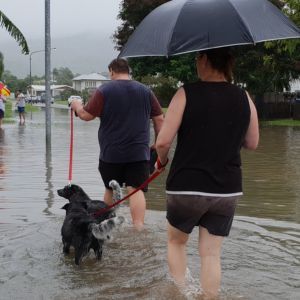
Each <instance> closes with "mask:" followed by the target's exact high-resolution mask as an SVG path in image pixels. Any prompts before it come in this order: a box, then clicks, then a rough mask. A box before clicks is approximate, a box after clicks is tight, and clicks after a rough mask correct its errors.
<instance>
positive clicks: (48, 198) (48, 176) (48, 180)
mask: <svg viewBox="0 0 300 300" xmlns="http://www.w3.org/2000/svg"><path fill="white" fill-rule="evenodd" d="M45 164H46V166H45V169H46V174H45V178H46V184H47V185H46V191H47V192H48V193H47V196H46V199H45V200H46V203H47V207H46V208H45V209H44V211H43V212H44V213H45V214H47V215H52V214H53V213H52V212H51V210H50V208H51V207H52V204H53V201H54V190H53V183H52V152H51V144H46V155H45Z"/></svg>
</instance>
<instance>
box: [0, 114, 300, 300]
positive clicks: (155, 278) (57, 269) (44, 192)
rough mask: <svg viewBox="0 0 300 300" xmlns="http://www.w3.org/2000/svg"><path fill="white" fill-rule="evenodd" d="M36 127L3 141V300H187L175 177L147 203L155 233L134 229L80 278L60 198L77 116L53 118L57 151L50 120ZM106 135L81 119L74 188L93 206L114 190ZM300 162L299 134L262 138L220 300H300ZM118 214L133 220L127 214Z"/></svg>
mask: <svg viewBox="0 0 300 300" xmlns="http://www.w3.org/2000/svg"><path fill="white" fill-rule="evenodd" d="M28 119H29V118H28ZM28 119H27V120H26V126H19V125H18V123H16V124H9V125H7V124H6V125H5V129H4V130H3V131H2V132H0V208H1V209H0V235H1V239H0V265H1V268H0V295H1V296H0V298H1V299H2V298H3V299H22V300H23V299H25V300H27V299H56V300H59V299H145V300H146V299H147V300H148V299H154V300H156V299H157V300H160V299H167V300H169V299H178V300H183V299H187V297H186V296H184V295H182V294H180V292H179V290H178V289H177V288H175V287H174V285H173V284H172V282H171V281H170V280H169V278H168V269H167V265H166V230H165V228H166V219H165V192H164V185H165V180H166V176H167V172H165V173H163V174H162V175H160V176H159V177H158V178H156V179H155V180H154V181H153V182H152V183H151V185H150V187H149V192H148V193H147V195H146V197H147V206H148V210H147V214H146V230H145V231H144V232H142V233H141V234H140V235H138V234H136V232H134V231H132V228H131V226H130V224H128V223H126V224H125V225H124V227H123V228H122V229H121V230H120V232H118V233H116V234H115V237H114V240H113V241H112V242H111V243H108V244H106V245H105V247H104V254H103V260H102V261H101V262H97V261H96V260H95V257H94V255H93V253H91V255H90V256H88V257H87V259H86V260H85V261H84V263H83V264H82V266H80V267H79V268H78V267H76V266H75V265H74V257H73V254H72V253H71V255H70V256H68V257H65V256H64V255H63V254H62V243H61V236H60V228H61V225H62V222H63V218H64V211H63V210H61V209H60V207H62V206H63V205H64V203H66V200H65V199H62V198H60V197H58V195H57V194H56V190H57V189H59V188H62V187H63V186H64V185H66V184H67V183H68V160H69V127H70V126H69V125H70V115H69V111H68V110H53V111H52V120H53V124H52V142H51V147H46V146H45V127H44V122H45V121H44V119H45V117H44V111H41V112H40V113H33V117H32V121H30V120H28ZM97 131H98V121H97V120H95V121H93V122H90V123H84V122H82V121H79V120H77V119H75V124H74V160H73V182H74V183H75V184H76V183H78V184H80V185H81V186H82V187H83V188H84V189H85V190H86V192H87V193H88V194H89V195H90V197H91V198H93V199H101V198H102V196H103V193H104V190H105V189H104V185H103V183H102V181H101V178H100V175H99V173H98V170H97V162H98V155H99V146H98V142H97ZM173 150H174V148H173ZM299 153H300V130H299V129H296V128H268V127H267V128H262V130H261V143H260V146H259V148H258V150H257V151H256V152H248V151H243V153H242V156H243V171H244V192H245V195H244V196H243V197H242V199H241V201H240V203H239V206H238V211H237V217H236V218H235V220H234V223H233V229H232V233H231V236H230V238H229V239H226V240H225V243H224V248H223V254H222V256H223V272H224V278H223V284H222V293H221V299H230V300H232V299H247V300H248V299H250V300H252V299H253V300H254V299H272V300H273V299H278V300H281V299H289V300H290V299H298V296H299V294H298V292H299V288H300V286H299V282H300V233H299V232H300V225H299V223H300V212H299V206H300V204H299V202H300V201H299V198H298V197H297V195H299V194H300V190H299V189H300V187H299V178H300V161H299V159H298V156H299ZM118 213H119V214H120V215H124V216H125V217H127V218H128V219H130V215H129V210H128V207H127V204H125V205H123V206H122V207H121V208H120V210H119V212H118ZM197 236H198V235H197V231H196V230H195V231H194V232H193V234H192V235H191V238H190V241H189V246H190V247H189V252H188V259H189V266H190V271H191V274H192V276H193V278H194V279H195V280H196V282H198V273H199V270H198V269H197V268H196V266H198V255H197V251H198V250H197V247H198V246H197ZM16 286H17V287H18V288H17V289H16Z"/></svg>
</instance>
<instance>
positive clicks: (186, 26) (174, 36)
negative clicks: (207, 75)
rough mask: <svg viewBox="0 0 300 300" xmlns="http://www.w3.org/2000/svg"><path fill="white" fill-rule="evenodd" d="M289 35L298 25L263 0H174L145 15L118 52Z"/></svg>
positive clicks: (172, 51)
mask: <svg viewBox="0 0 300 300" xmlns="http://www.w3.org/2000/svg"><path fill="white" fill-rule="evenodd" d="M291 38H300V29H299V28H298V27H297V26H296V25H295V24H293V23H292V22H291V21H290V20H289V19H288V18H287V17H286V16H285V15H284V14H283V13H282V12H281V11H280V10H279V9H278V8H277V7H276V6H274V5H273V4H272V3H270V2H268V1H267V0H173V1H170V2H167V3H165V4H163V5H160V6H159V7H157V8H156V9H154V10H153V11H152V12H151V13H150V14H149V15H148V16H146V17H145V19H144V20H143V21H142V22H141V23H140V24H139V26H138V27H137V28H136V30H135V31H134V32H133V34H132V35H131V36H130V37H129V39H128V42H127V43H126V45H125V46H124V47H123V49H122V50H121V53H120V55H119V57H138V56H170V55H176V54H183V53H188V52H194V51H198V50H205V49H211V48H218V47H226V46H234V45H244V44H256V43H259V42H265V41H272V40H280V39H291Z"/></svg>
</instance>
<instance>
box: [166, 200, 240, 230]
mask: <svg viewBox="0 0 300 300" xmlns="http://www.w3.org/2000/svg"><path fill="white" fill-rule="evenodd" d="M238 199H239V196H234V197H207V196H196V195H195V196H194V195H169V194H168V195H167V219H168V221H169V223H170V224H171V225H172V226H173V227H175V228H177V229H179V230H181V231H183V232H185V233H188V234H189V233H191V232H192V230H193V228H194V227H195V226H202V227H205V228H206V229H207V230H208V232H209V233H210V234H214V235H218V236H228V235H229V232H230V229H231V225H232V221H233V216H234V212H235V208H236V205H237V202H238Z"/></svg>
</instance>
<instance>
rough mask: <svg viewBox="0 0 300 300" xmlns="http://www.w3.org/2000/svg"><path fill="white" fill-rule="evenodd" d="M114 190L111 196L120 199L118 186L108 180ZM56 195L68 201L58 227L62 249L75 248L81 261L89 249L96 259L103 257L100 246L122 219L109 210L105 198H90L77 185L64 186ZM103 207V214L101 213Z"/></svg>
mask: <svg viewBox="0 0 300 300" xmlns="http://www.w3.org/2000/svg"><path fill="white" fill-rule="evenodd" d="M109 185H110V187H111V188H112V189H113V199H114V201H115V202H116V201H118V200H120V199H121V198H122V191H121V187H120V185H119V184H118V183H117V182H116V181H115V180H112V181H111V182H110V183H109ZM57 193H58V195H59V196H61V197H64V198H66V199H68V200H69V203H67V204H65V205H64V206H63V207H62V209H65V210H66V216H65V220H64V223H63V225H62V228H61V235H62V242H63V251H64V253H65V254H68V253H69V250H70V247H71V246H73V247H74V249H75V263H76V264H77V265H79V264H80V262H81V260H82V258H83V257H84V256H86V255H87V254H88V252H89V250H90V249H93V250H94V252H95V255H96V257H97V259H98V260H100V259H101V257H102V246H103V243H104V241H105V240H108V239H110V238H111V232H112V230H113V229H115V228H117V227H119V226H120V225H121V224H122V223H123V222H124V220H125V218H124V217H122V216H116V209H115V208H112V209H110V210H108V211H106V210H105V209H106V208H107V205H106V204H105V203H104V201H100V200H92V199H90V198H89V196H88V195H87V194H86V193H85V192H84V191H83V189H82V188H81V187H79V186H78V185H74V184H72V185H67V186H65V187H64V188H63V189H60V190H58V191H57ZM101 210H103V213H101Z"/></svg>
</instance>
